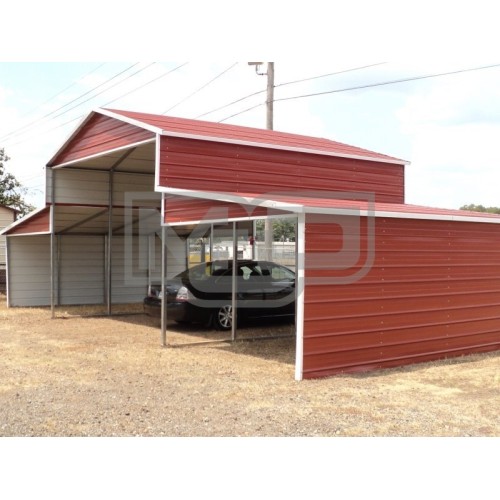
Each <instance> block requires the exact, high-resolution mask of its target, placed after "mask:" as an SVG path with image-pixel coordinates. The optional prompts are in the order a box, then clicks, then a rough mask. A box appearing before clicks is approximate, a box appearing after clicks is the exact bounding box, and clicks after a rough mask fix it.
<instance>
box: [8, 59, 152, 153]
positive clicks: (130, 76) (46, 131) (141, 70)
mask: <svg viewBox="0 0 500 500" xmlns="http://www.w3.org/2000/svg"><path fill="white" fill-rule="evenodd" d="M137 64H138V63H136V64H134V65H133V66H136V65H137ZM154 64H156V63H151V64H149V65H147V66H145V67H143V68H141V69H139V70H138V71H136V72H135V73H132V74H131V75H129V76H127V77H126V78H124V79H123V80H120V81H118V82H116V83H115V84H113V85H111V86H110V87H107V88H105V89H104V90H102V91H101V92H98V93H97V94H95V95H92V96H90V97H89V98H88V99H86V100H84V101H82V102H79V103H77V104H75V105H74V106H73V107H71V108H69V109H67V110H65V111H62V112H61V113H59V114H57V115H55V116H53V117H52V118H51V120H54V119H55V118H58V117H60V116H62V115H65V114H66V113H68V112H69V111H71V110H73V109H75V108H77V107H79V106H81V105H82V104H85V103H86V102H88V101H90V100H92V99H94V98H95V97H97V96H99V95H101V94H103V93H104V92H107V91H108V90H110V89H112V88H114V87H116V86H117V85H119V84H121V83H123V82H124V81H126V80H128V79H130V78H132V77H133V76H135V75H137V74H139V73H141V72H143V71H144V70H146V69H147V68H149V67H151V66H153V65H154ZM133 66H131V67H133ZM131 67H129V68H128V69H130V68H131ZM125 71H127V70H125ZM122 73H123V71H122V72H121V73H120V74H122ZM116 76H117V75H115V77H116ZM115 77H113V78H111V79H110V80H107V82H109V81H111V80H113V79H114V78H115ZM101 86H102V84H101V85H98V86H97V87H95V88H94V89H92V90H91V91H89V92H86V93H85V94H83V95H82V96H80V98H81V97H83V96H85V95H88V94H89V93H90V92H93V91H94V90H96V89H97V88H99V87H101ZM80 98H77V99H73V100H72V101H71V102H75V101H76V100H78V99H80ZM66 106H67V104H66V105H65V106H63V108H64V107H66ZM59 109H61V108H59ZM82 116H83V115H80V116H78V117H76V118H73V119H71V120H69V121H68V122H65V123H63V124H61V125H58V126H56V127H53V128H51V129H49V130H45V131H44V132H42V133H43V134H45V133H48V132H51V131H53V130H56V129H58V128H61V127H64V126H65V125H67V124H68V123H71V122H74V121H76V120H79V119H80V118H81V117H82ZM25 133H26V132H25ZM25 140H26V139H21V140H20V141H18V142H14V143H11V144H10V146H15V145H17V144H21V143H23V142H24V141H25Z"/></svg>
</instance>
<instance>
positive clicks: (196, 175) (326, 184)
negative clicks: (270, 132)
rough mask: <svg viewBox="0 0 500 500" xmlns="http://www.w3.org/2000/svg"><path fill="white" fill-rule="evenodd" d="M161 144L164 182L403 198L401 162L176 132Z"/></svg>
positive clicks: (198, 187) (208, 188) (221, 189)
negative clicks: (198, 137)
mask: <svg viewBox="0 0 500 500" xmlns="http://www.w3.org/2000/svg"><path fill="white" fill-rule="evenodd" d="M160 149H161V159H160V181H159V182H160V185H161V186H164V187H174V188H183V189H193V190H201V191H214V192H232V193H243V194H245V193H256V194H266V193H283V192H300V193H304V192H305V191H307V190H314V191H321V192H324V193H325V194H326V195H327V196H328V193H331V192H357V193H359V192H368V193H375V198H376V201H379V202H389V203H403V202H404V167H403V166H402V165H395V164H390V163H379V162H371V161H365V160H354V159H349V158H336V157H332V156H322V155H316V154H307V153H298V152H293V151H281V150H273V149H267V148H255V147H251V146H240V145H236V144H224V143H218V142H210V141H203V140H193V139H185V138H176V137H161V143H160ZM269 198H271V199H272V198H273V197H272V196H269Z"/></svg>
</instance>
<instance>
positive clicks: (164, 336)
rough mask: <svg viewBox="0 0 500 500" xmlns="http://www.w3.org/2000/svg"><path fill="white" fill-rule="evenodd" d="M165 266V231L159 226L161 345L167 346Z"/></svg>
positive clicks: (163, 227)
mask: <svg viewBox="0 0 500 500" xmlns="http://www.w3.org/2000/svg"><path fill="white" fill-rule="evenodd" d="M162 222H163V221H162ZM166 268H167V232H166V230H165V226H164V225H162V226H161V291H160V293H161V345H162V346H163V347H166V346H167V284H166V279H165V274H166Z"/></svg>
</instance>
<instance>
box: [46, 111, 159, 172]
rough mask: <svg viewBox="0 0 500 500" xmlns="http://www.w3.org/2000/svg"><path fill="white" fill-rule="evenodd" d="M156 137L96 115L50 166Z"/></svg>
mask: <svg viewBox="0 0 500 500" xmlns="http://www.w3.org/2000/svg"><path fill="white" fill-rule="evenodd" d="M154 136H155V134H153V133H152V132H149V131H148V130H144V129H141V128H139V127H136V126H134V125H129V124H128V123H124V122H120V121H118V120H116V119H114V118H108V117H107V116H103V115H99V114H95V115H94V116H92V117H91V118H90V119H89V120H88V122H87V123H86V124H85V125H84V126H83V127H82V129H81V130H80V131H79V132H78V133H77V134H76V135H75V137H73V138H72V140H71V142H70V143H69V144H68V145H67V147H66V148H65V149H64V150H63V151H61V152H60V153H59V154H58V155H57V156H56V157H55V158H54V159H53V160H52V161H51V163H50V166H52V165H58V164H62V163H67V162H70V161H73V160H76V159H80V158H86V157H88V156H91V155H95V154H98V153H102V152H105V151H110V150H113V149H116V148H121V147H124V146H127V145H129V144H135V143H137V142H140V141H144V140H148V139H152V138H153V137H154Z"/></svg>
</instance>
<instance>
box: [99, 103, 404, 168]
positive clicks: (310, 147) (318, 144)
mask: <svg viewBox="0 0 500 500" xmlns="http://www.w3.org/2000/svg"><path fill="white" fill-rule="evenodd" d="M99 112H101V113H103V114H106V115H107V116H110V117H115V118H118V119H120V118H121V119H125V120H126V121H128V123H130V124H135V125H137V126H142V127H144V126H146V127H147V128H148V129H149V130H151V131H152V132H156V133H159V134H161V135H166V136H174V137H185V138H192V139H204V140H212V141H217V142H226V143H237V144H245V145H250V146H260V147H272V148H275V149H285V150H291V151H301V152H309V153H316V154H327V155H330V156H340V157H345V158H355V159H363V160H372V161H382V162H386V163H397V164H401V165H406V164H408V163H409V162H408V161H406V160H401V159H399V158H394V157H392V156H388V155H385V154H381V153H376V152H374V151H370V150H367V149H363V148H360V147H357V146H351V145H349V144H344V143H341V142H337V141H332V140H330V139H324V138H318V137H310V136H306V135H299V134H291V133H288V132H279V131H276V130H267V129H260V128H252V127H243V126H241V125H228V124H225V123H216V122H209V121H203V120H192V119H188V118H177V117H171V116H164V115H154V114H150V113H140V112H135V111H123V110H116V109H101V110H99Z"/></svg>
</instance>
